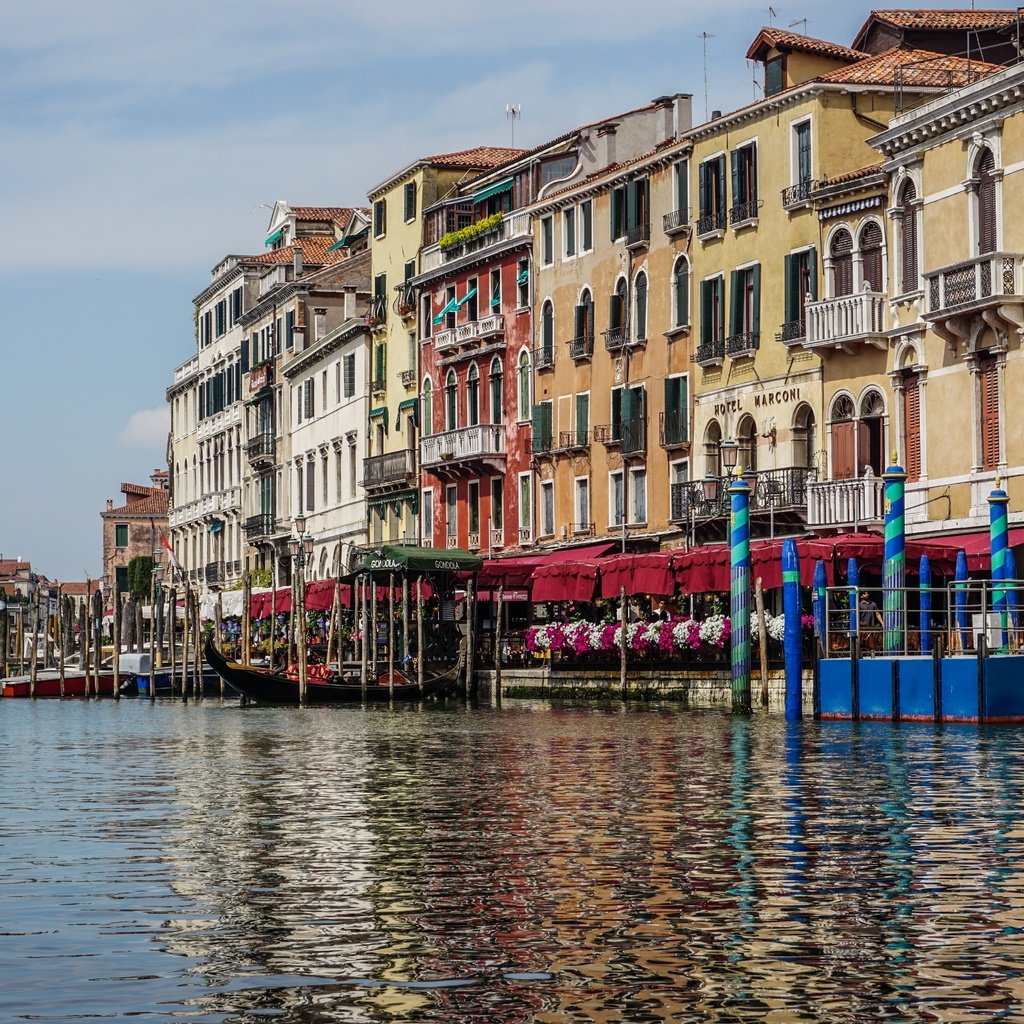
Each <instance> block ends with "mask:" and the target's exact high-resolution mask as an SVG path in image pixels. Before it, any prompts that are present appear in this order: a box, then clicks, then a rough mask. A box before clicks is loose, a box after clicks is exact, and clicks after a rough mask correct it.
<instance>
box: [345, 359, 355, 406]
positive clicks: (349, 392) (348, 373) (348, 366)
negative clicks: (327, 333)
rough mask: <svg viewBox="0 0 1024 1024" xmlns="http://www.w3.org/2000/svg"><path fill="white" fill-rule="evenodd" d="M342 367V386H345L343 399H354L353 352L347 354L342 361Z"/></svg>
mask: <svg viewBox="0 0 1024 1024" xmlns="http://www.w3.org/2000/svg"><path fill="white" fill-rule="evenodd" d="M342 363H343V365H344V377H345V380H344V385H345V391H344V394H345V397H346V398H354V397H355V393H356V354H355V352H348V353H346V355H345V358H344V359H343V360H342Z"/></svg>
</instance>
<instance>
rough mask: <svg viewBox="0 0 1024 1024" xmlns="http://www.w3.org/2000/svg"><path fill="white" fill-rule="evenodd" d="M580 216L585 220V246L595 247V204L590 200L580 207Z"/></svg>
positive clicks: (588, 247) (587, 247)
mask: <svg viewBox="0 0 1024 1024" xmlns="http://www.w3.org/2000/svg"><path fill="white" fill-rule="evenodd" d="M580 217H581V219H582V221H583V248H584V249H585V250H590V249H593V248H594V206H593V203H591V202H590V201H589V200H588V201H587V202H585V203H584V204H583V205H582V206H581V207H580Z"/></svg>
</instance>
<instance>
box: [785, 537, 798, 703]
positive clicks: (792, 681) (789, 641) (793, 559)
mask: <svg viewBox="0 0 1024 1024" xmlns="http://www.w3.org/2000/svg"><path fill="white" fill-rule="evenodd" d="M782 611H783V619H784V623H785V625H784V627H783V628H784V630H785V633H784V635H783V638H782V652H783V654H784V655H785V659H786V719H787V721H791V722H792V721H795V720H796V719H798V718H799V717H800V712H801V710H802V704H803V701H802V699H801V698H802V694H803V658H802V655H803V649H802V644H801V642H800V556H799V555H798V554H797V550H796V541H795V540H793V539H792V538H790V539H788V540H785V541H783V542H782Z"/></svg>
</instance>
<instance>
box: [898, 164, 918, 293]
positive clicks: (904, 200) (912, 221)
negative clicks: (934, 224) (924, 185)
mask: <svg viewBox="0 0 1024 1024" xmlns="http://www.w3.org/2000/svg"><path fill="white" fill-rule="evenodd" d="M896 216H897V219H898V222H899V233H900V290H901V291H902V292H903V294H906V293H908V292H914V291H917V285H918V279H917V190H916V189H915V188H914V184H913V182H910V181H908V182H906V184H905V185H904V186H903V190H902V191H901V192H900V198H899V203H898V210H897V214H896Z"/></svg>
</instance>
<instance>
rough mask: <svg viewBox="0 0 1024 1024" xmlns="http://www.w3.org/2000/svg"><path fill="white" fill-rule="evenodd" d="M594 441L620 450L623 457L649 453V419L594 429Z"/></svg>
mask: <svg viewBox="0 0 1024 1024" xmlns="http://www.w3.org/2000/svg"><path fill="white" fill-rule="evenodd" d="M594 440H595V441H596V442H597V443H598V444H603V445H605V447H608V448H618V449H619V451H620V452H621V454H623V455H640V454H642V453H644V452H646V451H647V417H646V416H637V417H635V418H634V419H630V420H621V421H620V422H619V423H606V424H603V425H601V426H597V427H594Z"/></svg>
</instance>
